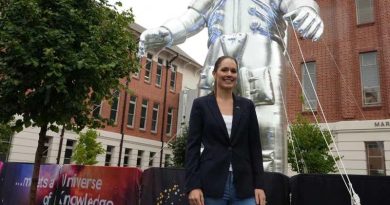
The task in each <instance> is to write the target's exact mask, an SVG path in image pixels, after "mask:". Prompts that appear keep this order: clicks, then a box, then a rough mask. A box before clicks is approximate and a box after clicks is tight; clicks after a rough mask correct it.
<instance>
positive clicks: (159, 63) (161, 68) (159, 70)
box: [156, 58, 164, 87]
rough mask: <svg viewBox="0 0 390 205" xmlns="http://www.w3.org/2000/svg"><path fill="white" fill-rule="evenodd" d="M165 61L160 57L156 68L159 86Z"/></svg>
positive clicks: (157, 84) (159, 85)
mask: <svg viewBox="0 0 390 205" xmlns="http://www.w3.org/2000/svg"><path fill="white" fill-rule="evenodd" d="M163 63H164V60H163V59H161V58H158V60H157V68H156V86H158V87H161V82H162V73H163V72H162V70H163ZM159 72H160V73H159Z"/></svg>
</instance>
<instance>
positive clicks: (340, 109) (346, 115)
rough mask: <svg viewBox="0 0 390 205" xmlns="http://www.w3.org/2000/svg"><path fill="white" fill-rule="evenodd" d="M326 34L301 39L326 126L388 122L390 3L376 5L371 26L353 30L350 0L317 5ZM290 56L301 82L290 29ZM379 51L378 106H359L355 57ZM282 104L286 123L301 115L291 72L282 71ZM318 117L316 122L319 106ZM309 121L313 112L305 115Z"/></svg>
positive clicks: (321, 0) (298, 90)
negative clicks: (311, 65) (284, 81)
mask: <svg viewBox="0 0 390 205" xmlns="http://www.w3.org/2000/svg"><path fill="white" fill-rule="evenodd" d="M317 2H318V3H319V5H320V8H321V17H322V19H323V20H324V24H325V31H324V34H323V36H322V38H321V40H320V41H319V42H311V41H310V40H301V39H300V40H299V41H298V42H299V44H300V45H301V48H302V50H303V56H304V58H305V60H306V61H315V62H316V68H317V69H316V72H317V73H316V78H317V87H316V90H317V94H318V97H319V100H320V103H321V105H322V108H323V110H324V113H325V116H326V118H327V120H328V121H329V122H335V121H342V120H364V119H367V120H370V119H387V118H389V117H390V115H389V110H390V105H389V104H390V103H389V98H390V97H389V95H390V94H389V93H390V88H389V87H390V34H389V32H390V30H389V27H390V26H389V22H390V14H389V13H390V1H387V0H378V1H374V4H375V11H374V12H375V22H374V23H370V24H365V25H357V23H356V8H355V1H354V0H342V1H340V0H317ZM288 46H289V52H288V53H289V54H290V56H291V59H292V62H293V65H294V67H295V70H296V72H297V74H298V77H299V80H302V74H301V63H302V62H303V58H302V56H301V54H300V51H299V48H298V43H297V40H296V38H295V36H294V33H293V31H292V30H291V29H290V30H289V45H288ZM367 51H377V52H378V62H379V72H380V73H379V75H380V86H381V96H382V104H381V105H380V106H375V107H363V106H362V92H361V81H360V67H359V53H361V52H367ZM286 73H287V75H286V77H287V86H286V99H287V107H288V108H287V109H288V117H289V120H293V119H295V117H296V115H297V114H299V113H302V102H301V100H300V96H301V95H302V91H301V90H302V89H301V88H300V86H299V83H298V81H297V78H296V77H295V74H294V72H293V70H292V68H290V67H287V68H286ZM317 107H318V109H317V110H318V112H317V113H316V114H317V116H318V117H319V119H320V120H319V121H320V122H324V121H323V119H322V117H320V116H321V115H320V107H319V106H317ZM303 114H304V115H308V116H311V115H312V114H311V113H303Z"/></svg>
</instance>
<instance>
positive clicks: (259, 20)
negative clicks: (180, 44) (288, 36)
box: [207, 0, 286, 45]
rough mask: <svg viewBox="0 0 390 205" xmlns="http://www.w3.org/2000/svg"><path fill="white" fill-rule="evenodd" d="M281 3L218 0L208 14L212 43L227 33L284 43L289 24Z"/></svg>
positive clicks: (251, 0)
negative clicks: (284, 17)
mask: <svg viewBox="0 0 390 205" xmlns="http://www.w3.org/2000/svg"><path fill="white" fill-rule="evenodd" d="M280 1H281V0H216V1H214V3H213V6H212V8H211V9H210V11H209V12H208V15H207V27H208V30H209V42H208V44H209V45H210V44H213V43H214V42H215V40H216V39H218V38H219V37H220V36H221V35H224V34H234V33H247V34H254V35H257V34H258V35H261V36H265V37H268V38H270V39H272V40H275V41H282V39H283V38H284V35H285V33H284V32H285V28H286V23H285V21H284V20H283V18H282V14H281V12H280V10H279V5H280Z"/></svg>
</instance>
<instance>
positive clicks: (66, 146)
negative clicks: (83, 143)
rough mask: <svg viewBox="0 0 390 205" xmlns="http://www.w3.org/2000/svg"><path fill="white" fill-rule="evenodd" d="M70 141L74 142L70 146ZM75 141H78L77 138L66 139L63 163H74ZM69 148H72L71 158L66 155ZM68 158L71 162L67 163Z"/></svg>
mask: <svg viewBox="0 0 390 205" xmlns="http://www.w3.org/2000/svg"><path fill="white" fill-rule="evenodd" d="M68 142H72V146H68ZM75 142H76V140H72V139H67V140H66V144H65V153H64V160H63V164H71V163H72V155H73V150H74V146H75V144H76V143H75ZM67 150H70V153H71V155H70V157H69V158H67V157H66V151H67ZM67 159H69V163H65V160H67Z"/></svg>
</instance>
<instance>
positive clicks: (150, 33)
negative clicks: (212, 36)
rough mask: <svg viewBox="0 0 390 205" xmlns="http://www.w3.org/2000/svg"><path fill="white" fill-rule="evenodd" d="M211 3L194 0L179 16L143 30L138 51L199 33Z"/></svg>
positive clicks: (210, 1)
mask: <svg viewBox="0 0 390 205" xmlns="http://www.w3.org/2000/svg"><path fill="white" fill-rule="evenodd" d="M212 3H213V0H195V1H194V2H193V3H192V4H190V5H189V6H188V10H187V11H186V12H185V13H184V14H183V15H181V16H180V17H178V18H174V19H171V20H168V21H167V22H166V23H164V24H163V25H162V26H160V27H158V28H152V29H148V30H146V31H144V32H143V33H142V34H141V36H140V48H139V49H140V53H141V54H144V53H145V51H146V50H149V49H162V48H163V47H165V46H168V47H169V46H173V45H177V44H180V43H183V42H184V41H185V40H186V39H187V38H189V37H191V36H193V35H195V34H197V33H199V32H200V31H201V30H202V29H203V28H204V27H205V25H206V14H207V12H208V10H209V9H210V7H211V5H212Z"/></svg>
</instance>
